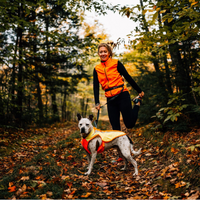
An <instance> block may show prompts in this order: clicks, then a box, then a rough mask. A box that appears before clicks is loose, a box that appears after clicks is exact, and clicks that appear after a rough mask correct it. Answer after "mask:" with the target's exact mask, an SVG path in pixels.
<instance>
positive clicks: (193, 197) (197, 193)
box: [187, 191, 199, 200]
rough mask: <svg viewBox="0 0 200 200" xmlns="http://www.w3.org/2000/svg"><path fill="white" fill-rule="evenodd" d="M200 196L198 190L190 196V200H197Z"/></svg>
mask: <svg viewBox="0 0 200 200" xmlns="http://www.w3.org/2000/svg"><path fill="white" fill-rule="evenodd" d="M198 198H199V191H197V192H196V193H195V194H193V195H192V196H190V197H188V198H187V199H188V200H196V199H198Z"/></svg>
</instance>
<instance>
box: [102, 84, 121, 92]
mask: <svg viewBox="0 0 200 200" xmlns="http://www.w3.org/2000/svg"><path fill="white" fill-rule="evenodd" d="M123 86H124V84H122V85H118V86H114V87H111V88H108V89H105V92H108V91H110V90H114V89H116V88H120V87H123Z"/></svg>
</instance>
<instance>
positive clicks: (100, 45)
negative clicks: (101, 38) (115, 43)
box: [98, 43, 113, 58]
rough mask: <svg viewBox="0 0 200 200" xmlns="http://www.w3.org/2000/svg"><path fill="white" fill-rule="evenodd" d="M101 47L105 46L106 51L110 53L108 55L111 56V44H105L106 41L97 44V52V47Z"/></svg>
mask: <svg viewBox="0 0 200 200" xmlns="http://www.w3.org/2000/svg"><path fill="white" fill-rule="evenodd" d="M101 47H105V48H106V49H107V50H108V52H109V54H110V57H111V58H112V56H113V52H112V48H111V46H109V45H108V44H106V43H101V44H99V46H98V53H99V49H100V48H101Z"/></svg>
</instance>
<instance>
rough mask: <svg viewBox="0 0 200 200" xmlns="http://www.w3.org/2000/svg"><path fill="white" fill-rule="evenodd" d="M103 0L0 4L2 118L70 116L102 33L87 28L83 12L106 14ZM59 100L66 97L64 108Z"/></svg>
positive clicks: (20, 122) (21, 122) (17, 121)
mask: <svg viewBox="0 0 200 200" xmlns="http://www.w3.org/2000/svg"><path fill="white" fill-rule="evenodd" d="M106 7H107V6H106V4H105V2H103V1H100V2H96V1H93V0H90V1H87V0H84V1H81V0H79V1H68V0H63V1H58V2H55V1H43V0H36V1H28V0H27V1H21V0H18V1H4V2H3V3H2V4H1V5H0V12H1V16H0V26H1V28H0V49H1V53H0V64H1V66H2V67H1V68H0V87H1V89H2V92H1V94H0V106H1V107H2V110H1V112H0V117H1V118H3V119H4V121H3V120H1V122H0V123H2V124H13V125H16V126H26V125H27V124H31V123H42V122H47V121H50V120H53V121H58V120H60V116H62V120H66V119H67V112H68V111H69V110H67V107H66V101H67V97H68V96H69V95H71V94H74V93H75V92H76V91H77V85H78V83H79V81H80V80H81V79H82V78H85V79H89V76H88V74H87V72H86V70H85V65H87V64H88V56H89V54H90V53H91V52H92V51H93V50H94V48H95V47H96V43H97V41H98V37H96V36H95V34H94V33H91V34H85V35H84V36H82V35H80V30H81V31H82V32H83V28H82V27H83V18H84V11H85V10H91V9H94V10H95V11H96V12H100V13H105V8H106ZM58 102H62V103H61V104H60V107H61V109H62V111H61V112H60V109H59V106H58Z"/></svg>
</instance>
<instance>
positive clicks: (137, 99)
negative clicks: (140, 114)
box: [132, 95, 142, 104]
mask: <svg viewBox="0 0 200 200" xmlns="http://www.w3.org/2000/svg"><path fill="white" fill-rule="evenodd" d="M132 101H133V103H134V104H137V103H138V102H140V103H141V102H142V97H140V96H139V95H138V96H137V97H135V98H133V99H132Z"/></svg>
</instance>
